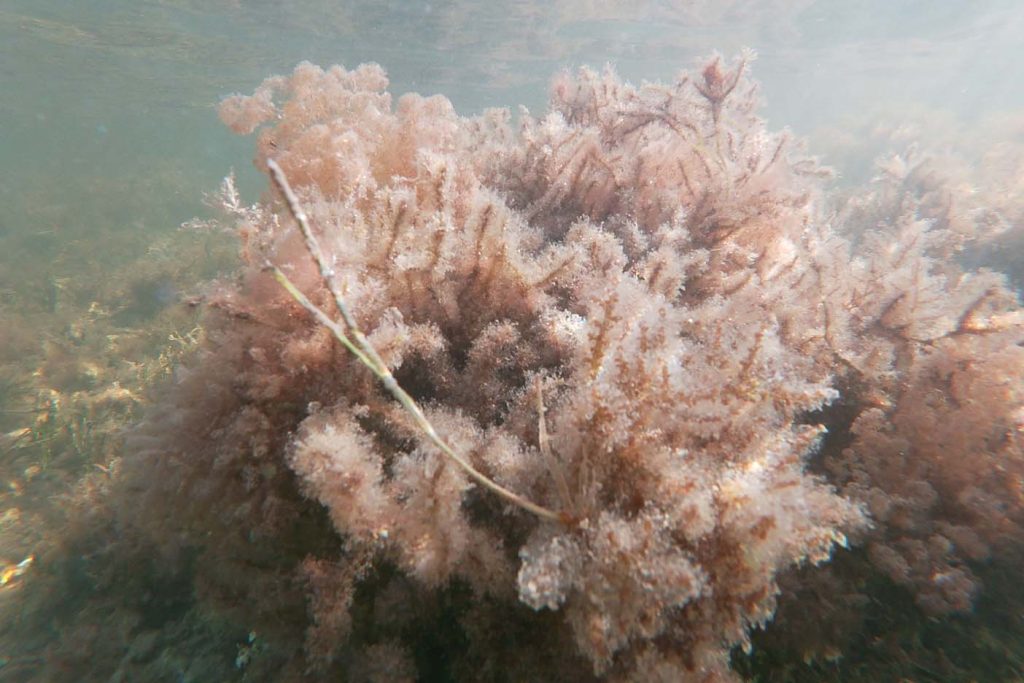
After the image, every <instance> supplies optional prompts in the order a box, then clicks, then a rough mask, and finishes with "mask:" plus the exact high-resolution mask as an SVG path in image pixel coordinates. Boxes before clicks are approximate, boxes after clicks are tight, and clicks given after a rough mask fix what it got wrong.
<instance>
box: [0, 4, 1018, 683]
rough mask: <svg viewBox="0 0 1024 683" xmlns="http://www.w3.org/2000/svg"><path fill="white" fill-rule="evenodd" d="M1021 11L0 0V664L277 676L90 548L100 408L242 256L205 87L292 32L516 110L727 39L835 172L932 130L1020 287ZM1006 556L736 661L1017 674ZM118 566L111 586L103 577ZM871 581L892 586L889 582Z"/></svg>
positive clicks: (225, 84) (776, 123)
mask: <svg viewBox="0 0 1024 683" xmlns="http://www.w3.org/2000/svg"><path fill="white" fill-rule="evenodd" d="M1021 35H1024V6H1022V5H1021V3H1019V2H1017V1H1016V0H978V1H975V2H928V1H925V0H898V1H886V0H872V1H871V2H841V1H839V0H763V1H757V0H732V1H729V0H725V1H720V2H713V1H711V0H666V1H663V2H645V1H643V0H641V1H639V2H615V1H613V0H608V1H605V2H602V1H596V0H595V1H588V0H569V1H567V2H558V3H548V2H539V1H535V0H509V1H506V2H486V1H480V0H450V1H441V0H438V1H434V2H398V1H388V2H375V1H370V0H367V1H365V2H345V1H334V0H309V1H304V0H284V1H277V2H272V1H270V0H254V1H249V0H209V1H206V2H196V1H192V0H167V1H164V2H155V1H151V0H140V1H138V2H110V1H109V0H104V1H103V2H78V3H60V2H47V1H40V0H0V92H2V93H3V94H2V96H0V572H2V573H0V620H2V621H3V625H0V681H5V680H11V681H57V680H61V681H80V680H81V681H84V680H124V681H129V680H154V681H157V680H159V681H164V680H167V681H171V680H174V681H210V680H239V681H242V680H246V681H255V680H286V678H285V676H286V674H284V673H282V672H284V671H286V670H289V669H288V666H287V661H286V659H287V658H283V656H282V655H280V653H274V654H265V652H269V651H271V650H272V649H273V646H272V644H265V643H264V640H263V636H262V635H253V636H250V635H249V633H248V630H247V627H246V625H245V624H243V623H238V622H236V621H232V615H231V610H230V609H224V610H223V611H221V612H218V611H217V610H216V609H214V608H212V607H210V605H201V606H197V605H199V603H201V602H202V601H201V600H200V601H198V602H197V601H196V600H195V596H194V595H193V591H194V590H195V588H194V587H193V586H191V585H190V584H189V583H188V581H187V580H185V579H183V578H182V571H184V570H181V571H178V570H180V569H181V568H180V567H179V568H176V570H175V571H171V570H168V572H167V573H166V574H161V573H160V572H159V571H155V570H153V568H152V567H150V568H148V569H147V570H146V572H148V573H147V574H146V575H144V576H138V577H134V578H133V579H132V580H135V581H137V582H138V585H134V584H133V585H127V583H130V581H129V579H128V578H126V574H125V572H124V570H123V567H125V566H131V563H132V561H133V560H132V559H131V558H114V557H111V558H107V559H108V560H109V566H114V565H115V564H116V565H117V566H118V567H120V569H117V570H114V569H111V570H110V571H109V572H107V573H100V574H96V573H94V572H95V571H97V570H96V569H95V567H97V566H105V565H103V562H104V561H106V560H104V558H105V557H106V555H105V553H114V552H115V550H112V549H111V548H112V546H110V545H108V544H109V543H110V539H111V538H115V537H117V535H118V533H120V532H119V522H118V521H117V519H116V515H114V514H113V513H111V512H109V511H108V510H107V509H106V507H105V505H106V503H105V496H107V495H109V492H110V490H111V489H112V488H113V487H116V485H117V476H118V463H119V459H120V457H121V455H122V453H121V451H120V449H121V448H122V441H121V436H122V434H123V430H124V429H125V428H127V427H128V426H130V425H132V424H134V423H135V422H136V421H137V420H138V419H140V416H141V415H142V413H143V411H144V410H145V407H146V406H147V405H150V404H151V403H152V401H153V400H154V397H156V396H158V395H159V392H160V391H161V390H162V389H161V387H165V386H167V382H168V381H170V380H171V378H172V376H173V374H174V371H175V367H176V366H177V365H178V363H179V362H181V360H182V359H183V358H186V357H188V356H189V354H191V353H193V352H194V351H195V349H196V348H197V347H198V346H201V344H202V340H203V334H204V332H203V327H202V320H203V318H202V309H203V306H202V300H203V297H204V295H205V293H206V292H207V291H208V290H209V287H210V285H209V284H208V283H210V282H211V281H214V280H215V279H217V278H230V277H231V274H232V272H233V271H234V269H235V268H236V266H237V256H236V251H237V244H236V241H235V238H234V236H232V235H230V234H226V233H223V232H217V231H214V232H203V231H196V230H182V229H180V226H181V225H182V224H183V223H187V222H188V221H190V220H192V219H193V218H196V217H198V218H200V219H209V218H212V217H214V216H215V215H216V212H215V211H214V210H213V209H211V208H210V207H209V206H208V205H207V202H205V201H204V196H205V195H206V194H208V193H211V192H213V191H215V190H216V189H217V187H218V184H219V183H220V180H221V179H222V178H223V177H225V176H226V175H228V174H229V173H231V172H234V173H236V174H237V178H238V183H239V188H240V191H241V193H242V195H243V199H244V201H246V202H255V201H257V200H258V199H259V196H260V193H261V192H262V191H264V190H265V188H266V186H267V181H266V179H265V178H264V177H263V176H261V175H260V174H259V173H257V172H256V170H255V169H254V168H253V166H252V162H251V160H252V158H253V155H254V150H253V142H252V139H251V138H243V137H240V136H236V135H234V134H232V133H231V132H230V131H228V130H227V128H226V127H225V126H223V125H222V124H221V123H220V121H219V120H218V117H217V112H216V106H217V104H218V102H219V101H220V99H221V98H222V97H224V96H226V95H228V94H231V93H235V92H244V93H249V92H252V90H253V88H254V87H256V85H258V84H259V82H260V81H261V80H262V79H263V78H265V77H267V76H269V75H272V74H286V73H290V72H291V70H292V69H293V68H294V66H295V64H297V63H298V62H300V61H303V60H308V61H311V62H314V63H317V64H320V65H324V66H327V65H330V64H335V63H340V64H344V65H345V66H347V67H354V66H356V65H358V64H360V63H362V62H377V63H379V64H381V65H382V66H384V67H385V69H386V70H387V72H388V76H389V79H390V82H391V86H390V90H391V92H392V93H396V94H397V93H403V92H407V91H416V92H420V93H423V94H434V93H441V94H444V95H445V96H447V97H448V98H449V99H450V100H451V101H452V102H453V103H454V104H455V106H456V108H457V110H458V111H459V113H460V114H463V115H470V114H475V113H478V112H480V111H481V110H483V109H484V108H486V107H510V108H512V109H513V110H515V108H516V107H518V106H520V105H523V106H525V107H527V108H528V109H530V110H531V111H533V112H537V113H539V112H542V111H543V110H544V107H545V102H546V99H547V90H548V84H549V82H550V79H551V76H552V74H554V73H556V72H558V71H559V70H562V69H566V68H569V69H573V68H576V67H578V66H582V65H593V66H596V67H601V66H603V65H604V64H606V63H608V64H611V65H613V66H614V68H615V69H616V70H617V72H618V73H619V75H620V76H622V77H623V78H624V79H626V80H629V81H633V82H640V81H642V80H651V81H655V80H661V81H668V80H671V79H672V78H674V77H675V76H676V74H677V73H678V72H679V71H680V69H683V68H693V67H694V66H695V65H697V64H698V61H697V60H698V59H700V58H701V57H705V56H707V55H709V54H711V53H713V52H716V51H717V52H720V53H722V54H723V55H726V56H727V57H728V56H731V55H733V54H736V53H738V52H739V51H740V50H741V49H743V48H744V47H750V48H753V49H754V50H755V51H756V52H757V55H758V57H757V60H756V61H755V62H754V64H753V75H754V77H755V78H756V80H758V81H759V82H760V83H761V93H762V94H763V97H764V102H765V104H764V108H763V109H762V110H761V113H762V115H763V116H765V117H766V119H767V120H768V124H769V127H770V128H771V129H780V128H784V127H789V128H791V129H793V130H794V131H795V133H796V134H798V135H800V136H804V137H806V138H807V139H808V141H809V150H810V151H811V152H812V153H814V154H817V155H819V156H822V157H823V159H824V161H825V163H827V164H830V165H832V166H834V167H835V168H837V169H838V171H839V177H838V180H837V181H835V185H834V186H833V187H834V188H835V194H836V196H837V197H838V196H843V193H844V192H847V191H848V190H849V188H852V187H855V186H858V185H860V184H863V183H866V182H867V181H868V180H869V179H870V178H871V176H872V175H874V174H875V173H876V172H877V168H876V167H875V166H874V162H875V161H876V159H877V158H878V157H880V156H883V155H887V154H888V155H891V154H896V153H902V152H904V151H905V150H906V149H907V147H908V146H913V147H914V149H916V150H920V151H922V152H924V153H927V154H934V155H936V157H937V158H942V159H947V158H948V159H953V160H954V165H955V167H956V169H957V170H956V172H955V173H954V174H953V176H954V179H953V180H952V181H951V187H955V188H956V192H963V194H964V196H970V197H977V198H980V199H978V202H977V205H971V208H970V210H969V211H968V212H967V213H970V215H971V216H974V217H977V216H978V215H980V213H981V212H983V211H989V214H986V215H991V216H997V217H998V220H999V221H1003V223H1002V224H1001V227H1000V228H999V234H1001V235H1011V237H1012V236H1013V235H1014V234H1016V235H1017V237H1013V238H1012V239H1007V240H1006V241H1004V242H998V241H996V242H993V243H991V244H988V243H985V244H980V243H979V244H980V246H978V248H976V249H974V250H973V251H970V253H969V254H968V256H966V257H965V258H966V260H967V261H968V262H969V263H970V264H972V265H981V266H985V267H991V268H995V269H997V270H1001V271H1003V272H1006V273H1007V274H1008V275H1009V276H1010V277H1011V278H1012V279H1013V282H1015V283H1016V286H1018V287H1019V286H1020V282H1021V280H1022V277H1024V267H1022V264H1024V255H1022V254H1021V253H1020V250H1021V247H1022V245H1024V239H1021V238H1020V235H1021V234H1022V231H1024V226H1022V225H1021V224H1020V221H1021V219H1022V218H1024V209H1022V208H1021V207H1022V206H1024V199H1022V195H1021V192H1022V191H1024V124H1022V123H1021V121H1024V66H1022V64H1024V59H1022V58H1024V50H1022V48H1021V41H1020V36H1021ZM971 212H973V213H971ZM979 220H980V219H979ZM992 220H993V221H994V220H997V219H996V218H993V219H992ZM1019 380H1020V377H1019V376H1018V377H1016V378H1014V377H1010V378H1007V381H1009V382H1013V381H1019ZM1014 485H1019V482H1017V483H1016V484H1014ZM82 558H85V559H82ZM1009 566H1010V567H1011V570H1007V563H1006V562H1003V563H1001V564H1000V563H997V566H994V568H992V567H991V566H990V565H987V564H986V563H985V561H983V560H978V566H977V567H976V571H977V572H978V573H979V574H984V575H985V576H984V579H985V580H984V583H986V584H987V585H988V586H989V589H988V590H987V592H985V593H983V594H982V597H980V598H979V600H980V602H978V603H976V604H977V605H978V607H977V610H976V611H977V613H976V614H975V615H974V616H973V617H970V616H964V615H960V616H951V617H944V618H943V620H939V621H936V620H929V619H925V618H923V617H922V618H921V619H920V620H917V621H915V620H913V619H911V620H908V621H907V622H904V623H899V624H896V625H895V626H893V628H892V629H891V630H888V631H887V630H886V629H885V628H883V627H879V626H878V624H877V623H874V622H872V623H870V624H868V625H867V626H864V628H865V629H871V633H872V638H874V639H875V641H876V642H875V644H876V645H877V643H878V642H881V641H884V642H885V643H886V647H888V648H889V650H886V651H885V652H882V648H880V647H874V649H872V647H873V646H871V645H868V644H865V643H864V642H862V641H856V642H855V643H854V644H853V645H851V646H850V650H849V651H847V652H831V651H830V652H829V655H828V657H819V658H818V659H817V660H815V661H817V662H819V664H813V665H811V664H807V665H804V664H802V663H801V662H802V659H801V654H800V653H794V652H793V651H790V650H786V649H785V647H783V646H776V648H775V649H773V645H772V641H771V639H770V636H771V632H770V631H769V634H768V636H769V637H768V638H767V639H766V640H765V641H764V643H758V644H757V646H756V648H755V654H754V655H753V656H752V657H751V658H750V659H748V660H744V661H742V662H739V663H738V664H736V670H737V671H741V672H743V675H745V676H747V677H749V678H750V679H752V680H765V681H768V680H772V681H783V680H883V679H882V678H878V676H884V675H888V674H889V673H891V671H899V672H901V674H902V675H905V676H908V678H906V680H920V681H933V680H949V681H955V680H956V681H959V680H971V679H972V676H973V677H974V679H976V680H983V677H984V676H985V675H986V674H985V673H984V672H986V671H988V672H992V671H998V672H999V673H998V676H1001V677H1002V676H1007V677H1006V678H1000V680H1011V678H1009V677H1008V676H1010V674H1009V673H1007V672H1016V678H1013V680H1020V677H1021V676H1024V673H1022V671H1024V668H1022V667H1024V664H1022V663H1024V647H1021V646H1020V644H1019V643H1018V642H1017V641H1016V639H1017V638H1018V637H1020V636H1024V629H1022V627H1021V624H1020V619H1021V614H1024V612H1021V613H1013V614H1007V613H1006V612H1005V611H1003V612H1000V611H999V610H996V609H994V608H993V605H994V604H998V603H1000V593H999V592H998V591H999V590H1001V589H1003V588H1004V587H1005V586H1013V585H1014V580H1015V578H1016V577H1015V576H1014V574H1013V571H1012V563H1010V565H1009ZM986 567H990V568H991V571H990V573H988V574H985V571H986ZM854 580H856V581H859V582H861V583H864V582H868V583H870V582H871V581H874V580H876V579H874V578H868V579H864V578H863V577H856V579H851V581H854ZM119 586H124V594H125V595H129V594H130V595H131V598H130V600H129V602H131V604H130V605H125V604H121V605H118V606H117V607H116V608H114V607H110V605H112V604H114V602H116V601H112V600H111V599H110V595H111V594H116V592H117V590H118V587H119ZM54 591H56V593H54ZM870 595H871V599H873V600H877V599H878V596H880V595H884V596H892V600H893V604H895V605H897V608H898V609H897V611H899V610H902V609H903V606H910V607H908V609H911V610H912V609H913V607H912V605H913V600H912V599H911V598H909V597H907V595H904V594H900V593H899V589H898V588H894V587H892V586H888V585H887V586H883V587H881V588H878V589H877V590H876V591H875V592H873V593H870ZM97 596H101V597H102V598H103V601H104V602H103V604H104V605H105V607H103V608H99V607H96V602H95V601H96V599H98V598H97ZM90 601H92V602H90ZM213 602H214V603H216V602H217V601H213ZM142 603H145V604H142ZM1012 604H1013V605H1019V604H1020V603H1019V600H1018V601H1017V602H1013V603H1012ZM985 610H989V611H988V612H986V611H985ZM76 612H77V614H79V615H85V616H82V617H81V618H74V617H72V616H69V615H73V614H75V613H76ZM989 614H997V617H993V618H992V619H990V620H987V621H986V620H985V618H986V616H987V615H989ZM889 616H890V615H889V614H888V613H886V614H884V615H883V616H882V617H879V616H878V615H872V616H869V617H868V621H870V620H871V619H876V620H877V619H883V618H889ZM971 618H974V619H976V621H969V619H971ZM965 620H966V621H965ZM854 630H856V629H854ZM115 632H116V635H111V634H113V633H115ZM964 633H967V634H971V635H970V636H969V637H973V638H975V639H976V641H974V642H971V643H967V644H964V642H963V638H962V636H963V634H964ZM175 643H177V645H175ZM922 643H923V644H922ZM953 643H958V645H957V646H956V647H959V648H960V651H959V653H954V652H953V651H952V648H953V647H954V646H953V645H952V644H953ZM261 652H263V653H264V654H263V655H262V656H263V657H264V660H265V661H264V663H258V664H252V665H250V662H251V661H254V662H256V661H258V660H260V657H261ZM922 653H924V654H922ZM936 653H939V654H936ZM943 653H944V654H943ZM737 656H738V657H740V655H737ZM993 660H998V662H999V663H998V664H992V661H993ZM809 661H810V660H809ZM879 661H881V662H885V661H890V662H898V663H900V665H899V666H896V665H895V664H894V665H893V668H892V669H891V670H889V669H879V668H877V667H879V666H881V665H879V664H878V662H879ZM85 662H88V665H87V664H85ZM126 662H127V664H126ZM820 662H826V663H825V664H820ZM842 662H848V663H849V664H848V665H847V666H845V668H844V665H843V664H842ZM936 662H938V664H937V663H936ZM943 662H946V663H947V664H948V666H946V665H945V664H943ZM801 666H804V667H805V668H803V669H801V668H800V667H801ZM872 666H875V667H876V668H871V667H872ZM901 667H902V668H901ZM986 667H989V668H986ZM880 670H884V671H886V673H884V674H879V673H878V672H879V671H880ZM907 672H913V673H912V675H911V673H907ZM978 672H981V673H978ZM289 675H290V674H289ZM989 675H996V674H991V673H990V674H989ZM139 676H142V677H141V678H140V677H139ZM872 676H874V678H872ZM118 677H119V678H118ZM287 680H291V679H287ZM377 680H381V679H377ZM893 680H895V679H893ZM986 680H997V679H996V678H989V679H986Z"/></svg>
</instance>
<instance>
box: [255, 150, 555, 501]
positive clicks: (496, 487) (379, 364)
mask: <svg viewBox="0 0 1024 683" xmlns="http://www.w3.org/2000/svg"><path fill="white" fill-rule="evenodd" d="M267 167H268V168H269V169H270V177H271V179H272V180H273V181H274V185H275V186H276V187H277V189H278V190H280V192H281V194H282V195H283V196H284V200H285V204H286V205H287V206H288V211H289V212H290V213H291V215H292V218H294V219H295V222H296V223H298V225H299V230H300V231H301V232H302V237H303V239H304V240H305V242H306V249H307V250H308V251H309V253H310V255H311V256H312V257H313V260H314V261H316V264H317V268H319V270H320V277H321V278H322V279H323V281H324V283H325V284H326V285H327V289H328V290H329V291H330V292H331V296H332V297H333V299H334V304H335V306H337V308H338V312H339V313H340V314H341V318H342V321H343V322H344V327H342V325H339V324H338V323H337V322H335V321H334V320H333V319H331V317H330V316H328V315H327V314H326V313H324V312H323V310H321V309H320V307H319V306H317V305H316V304H314V303H313V302H312V301H310V300H309V297H307V296H306V295H305V294H303V293H302V292H301V291H300V290H299V288H298V287H296V286H295V283H294V282H292V281H291V280H290V279H289V278H288V276H287V275H285V274H284V272H283V271H282V270H281V269H280V268H278V267H277V266H274V265H272V264H268V266H267V267H268V268H269V269H270V270H271V271H272V272H273V274H274V278H275V279H276V280H277V281H278V282H279V283H280V284H281V286H282V287H284V289H285V291H286V292H288V294H289V295H291V297H292V298H293V299H295V301H296V302H297V303H298V304H299V305H300V306H302V307H303V308H304V309H306V310H307V311H308V312H309V313H310V315H312V316H313V317H314V318H315V319H316V321H317V322H318V323H320V324H321V325H323V326H324V327H326V328H327V329H328V330H330V332H331V334H333V335H334V337H335V339H337V340H338V341H339V342H341V344H342V345H343V346H344V347H345V348H346V349H348V350H349V352H351V353H352V355H354V356H355V357H356V358H357V359H358V360H359V362H360V363H362V364H363V365H365V366H366V367H367V368H369V369H370V371H371V372H372V373H373V374H374V375H376V376H377V378H378V379H379V380H380V381H381V383H382V384H383V385H384V388H385V389H387V390H388V393H390V394H391V395H392V396H393V397H394V398H395V399H396V400H397V401H398V402H399V403H401V404H402V407H403V408H405V410H406V412H408V413H409V414H410V415H412V418H413V420H414V421H415V422H416V426H418V427H419V428H420V429H421V430H422V431H423V432H424V433H425V434H426V435H427V438H429V439H430V441H431V443H433V444H434V445H435V446H436V447H437V448H438V449H440V451H441V452H442V453H444V455H445V456H447V457H448V458H450V459H451V460H452V461H454V462H455V463H456V464H457V465H458V466H459V467H461V468H462V469H463V471H464V472H465V473H466V474H467V475H469V477H470V478H472V479H473V480H474V481H476V482H477V483H478V484H480V485H481V486H483V487H485V488H487V489H489V490H491V491H493V492H494V493H496V494H497V495H499V496H501V497H502V498H504V499H505V500H507V501H509V502H510V503H512V504H514V505H517V506H519V507H521V508H523V509H524V510H526V511H528V512H531V513H533V514H535V515H537V516H538V517H541V518H542V519H551V520H556V521H559V520H561V519H562V515H559V514H558V513H557V512H554V511H553V510H549V509H548V508H546V507H543V506H541V505H537V504H536V503H534V502H532V501H530V500H527V499H526V498H523V497H522V496H520V495H519V494H518V493H515V492H513V491H510V490H508V489H507V488H505V487H504V486H502V485H501V484H499V483H497V482H496V481H494V480H493V479H491V478H489V477H487V476H486V475H485V474H483V473H482V472H480V471H479V470H477V469H476V468H475V467H473V465H471V464H470V463H469V461H468V460H466V459H465V458H463V457H462V456H460V455H459V454H458V453H456V452H455V451H454V450H452V448H451V447H450V446H449V445H448V444H447V443H446V442H445V441H444V439H442V438H441V436H440V435H439V434H438V433H437V430H435V429H434V425H433V424H431V423H430V420H428V419H427V416H426V415H424V413H423V410H422V409H421V408H420V406H419V404H417V403H416V400H415V399H414V398H413V397H412V396H410V395H409V394H408V392H406V391H405V389H403V388H402V386H401V385H400V384H399V383H398V380H396V379H395V377H394V375H392V374H391V370H390V369H388V367H387V365H386V364H385V363H384V360H383V359H382V358H381V357H380V354H379V353H377V349H376V348H374V346H373V344H371V343H370V340H369V339H367V338H366V335H364V334H363V332H362V330H361V329H360V328H359V325H358V324H357V323H356V319H355V316H353V315H352V312H351V310H350V309H349V307H348V304H347V302H346V301H345V297H344V295H343V294H342V291H341V287H340V286H339V285H338V281H337V274H336V273H335V270H334V268H333V267H332V266H331V265H330V264H329V263H328V260H327V256H326V254H324V251H323V249H322V248H321V247H320V242H319V241H318V240H317V238H316V235H314V234H313V230H312V228H311V227H310V224H309V217H308V215H307V214H306V211H305V210H304V209H303V208H302V203H301V202H300V201H299V198H298V196H297V195H296V194H295V192H294V190H292V187H291V185H290V184H289V183H288V178H287V177H286V176H285V174H284V171H283V170H282V169H281V167H280V166H279V165H278V163H277V161H275V160H274V159H268V160H267Z"/></svg>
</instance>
